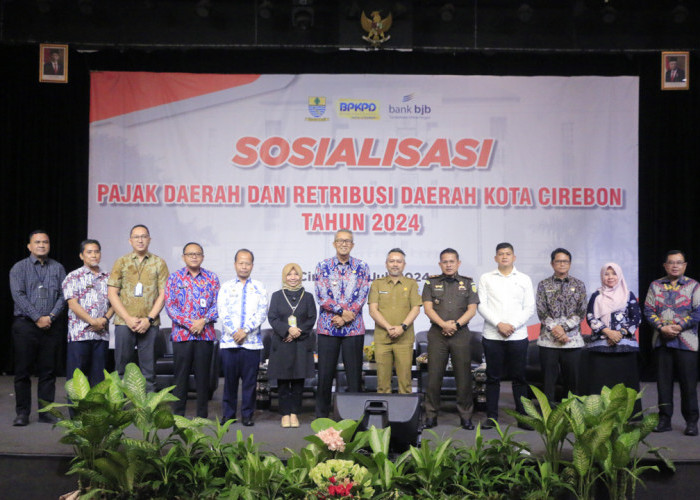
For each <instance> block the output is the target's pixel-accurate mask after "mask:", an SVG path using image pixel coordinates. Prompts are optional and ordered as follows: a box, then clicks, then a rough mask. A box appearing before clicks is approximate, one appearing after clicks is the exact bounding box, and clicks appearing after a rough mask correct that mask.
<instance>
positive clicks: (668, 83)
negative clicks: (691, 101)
mask: <svg viewBox="0 0 700 500" xmlns="http://www.w3.org/2000/svg"><path fill="white" fill-rule="evenodd" d="M688 56H689V53H688V52H662V53H661V90H688V89H689V88H690V78H689V70H690V68H689V64H690V58H689V57H688Z"/></svg>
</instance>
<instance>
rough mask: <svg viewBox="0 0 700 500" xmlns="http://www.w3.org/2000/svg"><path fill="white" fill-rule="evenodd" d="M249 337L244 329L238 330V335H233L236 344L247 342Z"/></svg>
mask: <svg viewBox="0 0 700 500" xmlns="http://www.w3.org/2000/svg"><path fill="white" fill-rule="evenodd" d="M247 336H248V335H247V334H246V332H245V331H244V330H243V328H239V329H238V330H236V333H234V334H233V341H234V342H235V343H236V344H242V343H243V342H245V339H246V337H247Z"/></svg>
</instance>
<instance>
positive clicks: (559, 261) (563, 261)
mask: <svg viewBox="0 0 700 500" xmlns="http://www.w3.org/2000/svg"><path fill="white" fill-rule="evenodd" d="M554 263H555V264H571V261H570V260H555V261H554Z"/></svg>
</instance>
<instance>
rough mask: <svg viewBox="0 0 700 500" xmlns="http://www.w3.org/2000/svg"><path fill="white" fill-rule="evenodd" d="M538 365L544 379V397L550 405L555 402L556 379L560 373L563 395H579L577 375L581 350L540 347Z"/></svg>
mask: <svg viewBox="0 0 700 500" xmlns="http://www.w3.org/2000/svg"><path fill="white" fill-rule="evenodd" d="M539 350H540V365H541V366H542V375H543V378H544V395H545V396H547V399H548V400H549V402H550V403H553V402H555V400H556V399H555V398H556V387H557V378H558V377H559V373H561V378H562V381H563V383H564V394H568V393H569V391H571V392H572V393H574V394H578V393H579V389H578V374H579V367H580V365H581V348H580V347H574V348H569V349H567V348H564V347H562V348H557V347H542V346H540V348H539Z"/></svg>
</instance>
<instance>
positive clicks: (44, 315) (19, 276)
mask: <svg viewBox="0 0 700 500" xmlns="http://www.w3.org/2000/svg"><path fill="white" fill-rule="evenodd" d="M27 248H28V249H29V254H30V255H29V257H27V258H26V259H22V260H20V261H19V262H17V263H16V264H15V265H14V266H12V269H10V292H11V294H12V299H13V300H14V303H15V307H14V316H15V318H14V321H13V322H12V340H13V343H14V355H15V411H16V413H17V416H16V417H15V419H14V421H13V422H12V425H14V426H20V427H22V426H25V425H27V424H29V413H30V411H31V406H32V381H31V375H32V368H33V369H34V371H35V372H36V373H37V375H38V377H39V381H38V384H37V399H38V400H44V401H46V402H49V403H52V402H53V400H54V398H55V396H56V371H55V370H56V350H57V349H58V347H59V345H60V342H61V331H60V329H61V328H60V327H61V325H60V323H59V322H58V319H59V316H60V314H61V312H63V308H64V307H65V306H66V302H65V300H64V299H63V294H62V293H61V283H63V280H64V279H65V277H66V271H65V269H64V268H63V266H62V265H61V264H59V263H58V262H56V261H55V260H53V259H51V258H49V251H50V250H51V243H50V241H49V235H48V233H47V232H46V231H44V230H43V229H37V230H35V231H32V232H31V233H29V243H28V244H27ZM37 403H38V402H37ZM39 422H44V423H54V422H56V419H55V418H54V417H53V415H51V414H49V413H41V414H40V415H39Z"/></svg>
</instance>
